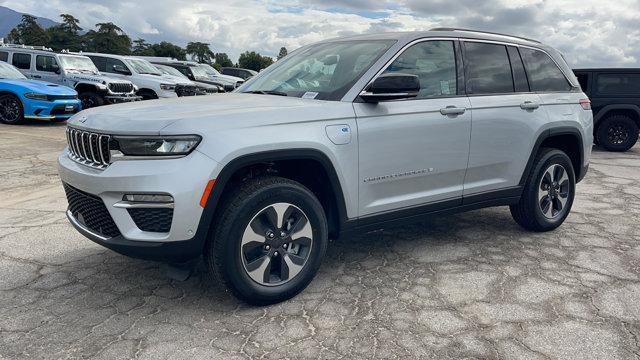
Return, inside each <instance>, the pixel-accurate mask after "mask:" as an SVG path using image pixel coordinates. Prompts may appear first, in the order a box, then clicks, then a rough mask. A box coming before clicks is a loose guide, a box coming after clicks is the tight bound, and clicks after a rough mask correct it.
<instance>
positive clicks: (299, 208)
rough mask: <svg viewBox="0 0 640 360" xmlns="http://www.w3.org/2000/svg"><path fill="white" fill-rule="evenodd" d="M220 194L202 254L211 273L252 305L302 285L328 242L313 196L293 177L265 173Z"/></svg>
mask: <svg viewBox="0 0 640 360" xmlns="http://www.w3.org/2000/svg"><path fill="white" fill-rule="evenodd" d="M225 199H228V201H229V202H228V203H227V204H225V205H223V206H224V208H223V210H222V212H221V215H220V216H219V218H218V219H217V221H216V222H215V223H214V234H213V236H212V238H211V239H209V242H208V244H207V246H206V248H205V254H204V255H205V261H206V263H207V267H208V268H209V270H210V271H211V272H212V273H213V275H215V277H216V278H217V279H219V280H221V281H222V282H223V283H224V284H225V285H226V286H227V288H228V289H229V290H231V292H232V293H233V294H234V295H235V296H236V297H237V298H239V299H241V300H243V301H245V302H247V303H250V304H254V305H268V304H273V303H277V302H281V301H284V300H287V299H290V298H292V297H293V296H295V295H296V294H298V293H299V292H300V291H302V290H303V289H304V288H305V287H307V285H308V284H309V283H310V282H311V280H312V279H313V277H314V276H315V274H316V272H317V271H318V268H319V267H320V263H321V261H322V258H323V257H324V254H325V251H326V248H327V243H328V229H327V220H326V217H325V213H324V210H323V208H322V205H321V204H320V202H319V201H318V199H317V198H316V197H315V195H314V194H313V193H312V192H311V191H309V190H308V189H307V188H306V187H304V186H303V185H301V184H299V183H297V182H295V181H291V180H288V179H285V178H280V177H272V176H269V177H261V178H258V179H254V180H250V181H248V182H246V183H244V184H242V185H241V186H240V187H239V188H238V189H237V190H236V191H234V193H233V194H232V195H231V196H228V197H225Z"/></svg>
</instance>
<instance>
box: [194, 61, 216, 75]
mask: <svg viewBox="0 0 640 360" xmlns="http://www.w3.org/2000/svg"><path fill="white" fill-rule="evenodd" d="M198 67H199V68H201V69H202V70H204V72H205V73H206V74H207V75H209V76H218V75H220V73H219V72H218V70H216V69H214V68H212V67H211V66H209V65H207V64H200V65H198Z"/></svg>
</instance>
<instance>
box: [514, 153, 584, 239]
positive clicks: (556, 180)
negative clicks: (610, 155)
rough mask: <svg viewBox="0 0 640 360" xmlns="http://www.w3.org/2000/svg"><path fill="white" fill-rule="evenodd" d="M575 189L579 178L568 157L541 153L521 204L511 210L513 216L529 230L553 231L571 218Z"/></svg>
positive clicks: (560, 154)
mask: <svg viewBox="0 0 640 360" xmlns="http://www.w3.org/2000/svg"><path fill="white" fill-rule="evenodd" d="M575 188H576V177H575V173H574V171H573V166H572V164H571V159H569V157H568V156H567V154H565V153H564V152H562V151H560V150H556V149H542V150H541V151H540V154H538V156H537V157H536V160H535V163H534V166H533V171H532V172H531V174H530V175H529V178H528V179H527V182H526V184H525V188H524V190H523V193H522V197H521V198H520V201H519V202H518V204H516V205H512V206H511V207H510V210H511V215H512V216H513V219H514V220H515V221H516V222H517V223H518V224H519V225H520V226H522V227H523V228H525V229H527V230H531V231H539V232H542V231H550V230H553V229H555V228H557V227H558V226H560V225H562V223H563V222H564V220H565V219H566V218H567V216H568V215H569V212H570V211H571V206H572V205H573V199H574V196H575Z"/></svg>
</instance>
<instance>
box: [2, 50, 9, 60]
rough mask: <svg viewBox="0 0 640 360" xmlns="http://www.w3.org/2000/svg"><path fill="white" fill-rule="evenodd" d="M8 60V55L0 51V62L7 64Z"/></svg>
mask: <svg viewBox="0 0 640 360" xmlns="http://www.w3.org/2000/svg"><path fill="white" fill-rule="evenodd" d="M7 60H9V53H8V52H5V51H0V61H4V62H7Z"/></svg>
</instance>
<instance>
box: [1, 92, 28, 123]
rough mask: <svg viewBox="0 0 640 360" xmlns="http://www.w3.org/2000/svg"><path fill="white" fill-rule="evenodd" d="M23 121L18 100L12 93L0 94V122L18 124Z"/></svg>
mask: <svg viewBox="0 0 640 360" xmlns="http://www.w3.org/2000/svg"><path fill="white" fill-rule="evenodd" d="M23 121H24V109H23V108H22V103H21V102H20V100H19V99H18V98H17V97H15V96H13V95H2V96H0V122H2V123H4V124H9V125H18V124H21V123H22V122H23Z"/></svg>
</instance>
